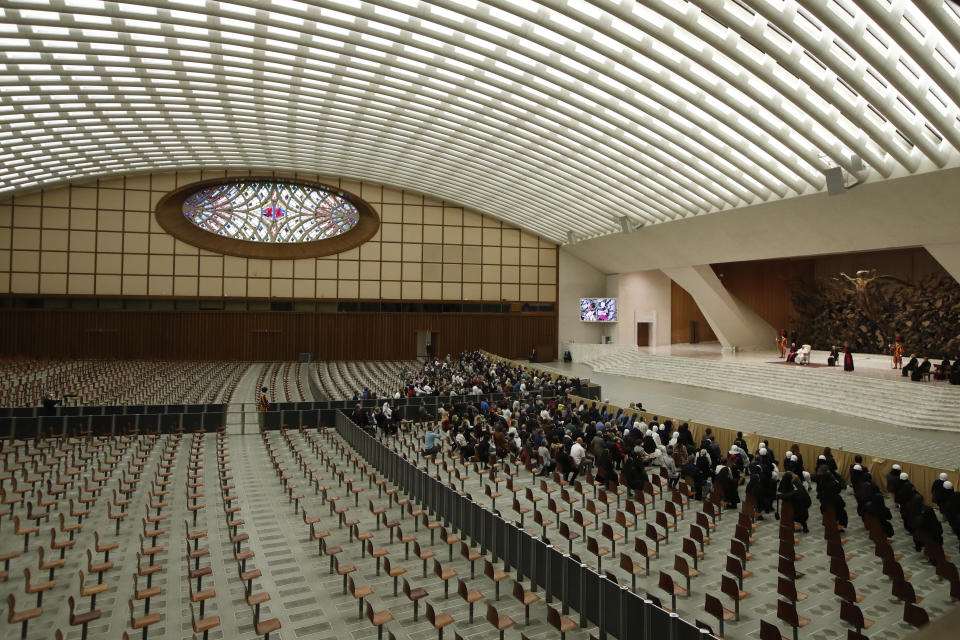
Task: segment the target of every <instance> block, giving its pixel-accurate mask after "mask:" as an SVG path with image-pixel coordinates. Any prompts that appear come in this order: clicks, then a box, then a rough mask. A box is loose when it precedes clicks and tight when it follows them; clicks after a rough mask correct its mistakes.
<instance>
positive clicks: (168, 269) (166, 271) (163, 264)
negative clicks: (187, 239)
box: [150, 256, 173, 276]
mask: <svg viewBox="0 0 960 640" xmlns="http://www.w3.org/2000/svg"><path fill="white" fill-rule="evenodd" d="M150 275H165V276H172V275H173V256H150Z"/></svg>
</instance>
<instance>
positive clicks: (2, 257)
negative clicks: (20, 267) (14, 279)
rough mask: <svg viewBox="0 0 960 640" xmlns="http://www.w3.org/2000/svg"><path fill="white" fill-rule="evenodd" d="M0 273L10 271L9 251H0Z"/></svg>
mask: <svg viewBox="0 0 960 640" xmlns="http://www.w3.org/2000/svg"><path fill="white" fill-rule="evenodd" d="M0 271H10V250H9V249H0Z"/></svg>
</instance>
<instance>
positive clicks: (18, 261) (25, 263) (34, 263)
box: [10, 249, 40, 273]
mask: <svg viewBox="0 0 960 640" xmlns="http://www.w3.org/2000/svg"><path fill="white" fill-rule="evenodd" d="M10 270H11V271H22V272H30V273H39V272H40V252H39V251H17V250H16V249H14V250H13V253H12V254H11V256H10Z"/></svg>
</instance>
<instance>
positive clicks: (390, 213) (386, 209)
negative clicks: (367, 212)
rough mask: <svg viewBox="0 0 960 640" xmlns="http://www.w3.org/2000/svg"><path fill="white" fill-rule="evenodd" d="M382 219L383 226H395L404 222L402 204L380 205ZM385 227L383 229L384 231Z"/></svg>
mask: <svg viewBox="0 0 960 640" xmlns="http://www.w3.org/2000/svg"><path fill="white" fill-rule="evenodd" d="M380 208H381V209H382V211H381V212H380V219H381V221H382V222H383V224H394V223H400V222H403V205H400V204H382V205H380ZM382 228H383V227H381V229H382Z"/></svg>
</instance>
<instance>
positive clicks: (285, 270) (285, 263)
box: [270, 260, 293, 280]
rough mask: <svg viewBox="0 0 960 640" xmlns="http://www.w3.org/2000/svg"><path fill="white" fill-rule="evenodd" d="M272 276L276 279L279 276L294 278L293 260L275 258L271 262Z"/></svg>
mask: <svg viewBox="0 0 960 640" xmlns="http://www.w3.org/2000/svg"><path fill="white" fill-rule="evenodd" d="M270 277H271V278H273V279H274V280H276V279H277V278H292V277H293V260H273V261H271V262H270Z"/></svg>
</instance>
